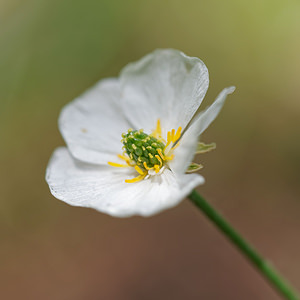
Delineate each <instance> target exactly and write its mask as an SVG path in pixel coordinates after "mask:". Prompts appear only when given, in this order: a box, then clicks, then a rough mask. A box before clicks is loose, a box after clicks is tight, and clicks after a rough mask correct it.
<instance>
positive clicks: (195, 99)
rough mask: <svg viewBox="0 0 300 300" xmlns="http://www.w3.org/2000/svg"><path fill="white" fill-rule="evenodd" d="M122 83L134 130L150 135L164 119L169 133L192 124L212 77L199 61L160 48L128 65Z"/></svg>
mask: <svg viewBox="0 0 300 300" xmlns="http://www.w3.org/2000/svg"><path fill="white" fill-rule="evenodd" d="M120 81H121V88H122V97H123V101H122V105H123V110H124V112H125V113H126V115H127V117H128V119H129V120H130V121H131V122H132V123H133V128H134V129H140V128H143V129H144V130H145V132H149V133H150V132H151V131H152V130H153V129H154V128H155V125H156V121H157V119H160V120H161V125H162V128H163V131H164V134H166V131H168V130H171V129H173V128H174V129H177V128H178V127H179V126H181V127H182V128H183V129H184V128H185V127H186V125H187V124H188V123H189V122H190V120H191V119H192V117H193V115H194V114H195V112H196V111H197V109H198V107H199V106H200V104H201V102H202V100H203V98H204V96H205V94H206V91H207V89H208V85H209V76H208V70H207V68H206V66H205V64H204V63H203V62H202V61H201V60H200V59H199V58H196V57H189V56H187V55H185V54H184V53H182V52H180V51H178V50H174V49H163V50H162V49H158V50H155V51H154V52H152V53H150V54H148V55H146V56H145V57H143V58H141V59H140V60H139V61H137V62H134V63H130V64H128V65H127V66H126V67H125V68H124V69H123V70H122V72H121V74H120Z"/></svg>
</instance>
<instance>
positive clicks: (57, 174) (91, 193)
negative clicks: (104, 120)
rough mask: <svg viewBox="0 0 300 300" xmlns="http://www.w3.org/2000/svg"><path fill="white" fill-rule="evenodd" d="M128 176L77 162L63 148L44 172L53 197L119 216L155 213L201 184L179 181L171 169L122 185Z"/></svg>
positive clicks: (189, 178)
mask: <svg viewBox="0 0 300 300" xmlns="http://www.w3.org/2000/svg"><path fill="white" fill-rule="evenodd" d="M130 169H133V168H130ZM131 176H132V174H131V175H130V171H129V173H128V171H127V169H114V168H113V167H104V166H93V165H89V164H85V163H82V162H79V161H76V160H75V159H73V158H72V157H71V156H70V154H69V152H68V150H67V149H66V148H58V149H57V150H56V151H55V152H54V154H53V156H52V158H51V160H50V162H49V165H48V168H47V172H46V180H47V182H48V184H49V187H50V190H51V193H52V194H53V195H54V196H55V197H56V198H58V199H60V200H62V201H64V202H66V203H68V204H71V205H74V206H83V207H91V208H94V209H96V210H98V211H101V212H104V213H107V214H110V215H112V216H118V217H126V216H132V215H142V216H150V215H153V214H155V213H158V212H160V211H162V210H164V209H166V208H169V207H172V206H174V205H176V204H178V203H179V202H180V201H181V200H183V199H184V198H185V197H186V196H187V195H188V194H189V193H190V192H191V191H192V189H193V188H194V187H196V186H197V185H199V184H202V183H203V182H204V179H203V177H201V176H200V175H196V174H192V175H182V176H181V177H179V180H178V179H177V177H175V176H174V174H173V173H172V172H171V171H170V170H165V171H164V172H163V174H161V175H159V176H155V177H152V178H151V179H147V180H143V181H140V182H137V183H125V182H124V180H125V179H126V178H130V177H131Z"/></svg>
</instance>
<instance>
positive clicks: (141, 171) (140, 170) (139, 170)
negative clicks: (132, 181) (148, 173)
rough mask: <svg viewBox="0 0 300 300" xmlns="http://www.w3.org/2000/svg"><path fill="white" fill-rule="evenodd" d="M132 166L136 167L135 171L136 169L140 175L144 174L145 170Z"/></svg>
mask: <svg viewBox="0 0 300 300" xmlns="http://www.w3.org/2000/svg"><path fill="white" fill-rule="evenodd" d="M134 168H135V169H136V171H137V172H138V173H139V174H140V175H144V174H145V171H143V170H142V169H141V168H140V167H138V166H135V167H134Z"/></svg>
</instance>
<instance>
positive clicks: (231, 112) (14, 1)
mask: <svg viewBox="0 0 300 300" xmlns="http://www.w3.org/2000/svg"><path fill="white" fill-rule="evenodd" d="M299 16H300V2H299V1H298V0H287V1H274V0H272V1H271V0H265V1H258V0H254V1H250V2H249V1H248V2H246V1H240V0H228V1H221V0H210V1H208V0H201V1H192V0H186V1H177V0H175V1H168V0H167V1H157V0H153V1H137V0H136V1H134V0H128V1H111V0H110V1H108V0H85V1H80V0H1V1H0V85H1V86H0V138H1V139H0V143H1V147H0V298H1V299H45V300H47V299H72V300H73V299H75V300H81V299H92V300H93V299H112V300H114V299H116V300H118V299H125V300H127V299H128V300H129V299H130V300H131V299H132V300H135V299H208V300H210V299H212V300H214V299H216V300H217V299H222V300H223V299H243V300H248V299H249V300H252V299H256V300H259V299H264V300H265V299H270V300H273V299H274V300H276V299H277V300H278V299H280V298H279V297H278V296H277V295H276V293H275V292H274V291H273V290H272V289H271V288H270V287H269V286H268V285H267V284H266V283H265V281H264V280H263V279H262V278H261V276H260V275H259V274H258V273H257V272H256V270H255V269H254V268H253V267H252V266H251V265H250V264H249V263H248V262H247V261H246V260H245V259H244V257H242V256H241V254H240V253H239V252H238V251H237V250H236V249H235V248H234V247H233V246H232V245H231V244H230V243H229V242H228V241H227V240H226V239H225V238H224V237H223V236H222V235H221V234H220V233H219V232H218V231H217V230H216V229H215V228H214V226H213V225H212V224H211V223H210V222H209V221H207V220H206V218H205V217H204V216H203V215H202V214H201V213H200V212H199V211H197V210H196V209H195V207H193V205H192V204H191V203H190V202H189V201H188V200H185V201H184V202H183V203H182V204H180V205H179V206H178V207H176V208H174V209H171V210H169V211H165V212H163V213H161V214H159V215H157V216H154V217H151V218H146V219H144V218H140V217H134V218H129V219H115V218H111V217H109V216H106V215H103V214H100V213H98V212H96V211H94V210H90V209H84V208H74V207H70V206H68V205H66V204H64V203H62V202H60V201H58V200H56V199H55V198H53V197H52V196H51V195H50V192H49V190H48V186H47V185H46V183H45V180H44V174H45V168H46V166H47V162H48V159H49V157H50V155H51V153H52V151H53V150H54V149H55V148H56V147H57V146H60V145H63V144H64V142H63V140H62V138H61V136H60V133H59V131H58V129H57V118H58V115H59V112H60V110H61V108H62V107H63V106H64V105H65V104H66V103H68V102H70V101H71V100H72V99H73V98H74V97H76V96H78V95H79V94H80V93H82V92H83V91H84V90H85V89H87V88H88V87H90V86H91V85H93V84H94V83H95V82H97V81H98V80H99V79H101V78H104V77H108V76H117V75H118V73H119V71H120V70H121V68H122V67H123V66H124V65H126V64H127V63H128V62H130V61H134V60H137V59H139V58H140V57H142V56H143V55H145V54H146V53H148V52H150V51H152V50H154V49H155V48H176V49H180V50H182V51H184V52H185V53H186V54H188V55H190V56H197V57H200V58H201V59H202V60H203V61H204V62H205V63H206V65H207V66H208V69H209V71H210V80H211V83H210V89H209V91H208V94H207V96H206V99H205V102H204V107H205V106H206V105H208V104H209V103H211V102H212V101H213V99H214V98H215V97H216V95H217V94H218V92H219V91H221V89H222V88H223V87H226V86H229V85H232V84H234V85H236V87H237V90H236V92H235V93H234V95H232V96H230V98H229V99H228V101H227V103H226V105H225V107H224V109H223V111H222V113H221V115H220V116H219V117H218V119H217V120H216V121H215V122H214V123H213V125H212V126H211V127H210V128H209V130H207V132H205V134H204V135H203V137H202V140H203V141H205V142H216V143H217V150H215V151H214V152H211V153H208V154H205V155H202V156H201V157H199V162H201V163H202V164H204V166H205V167H204V169H203V170H202V174H203V175H204V176H205V177H206V184H205V185H204V186H201V187H199V189H198V190H199V192H200V193H201V194H202V195H204V196H205V197H206V198H207V199H208V200H209V201H210V202H211V203H212V204H213V205H214V206H215V207H216V208H217V209H218V210H219V211H221V212H222V213H223V215H225V217H226V218H227V219H228V220H229V221H230V222H231V223H232V224H233V225H234V226H235V227H236V228H237V229H238V231H240V232H241V233H242V234H243V235H244V236H245V237H246V238H247V239H248V240H249V241H250V242H251V243H252V244H253V245H254V246H255V247H256V248H257V249H258V250H259V251H260V252H261V253H262V254H263V255H264V256H266V257H268V259H269V260H270V261H271V262H273V264H274V265H275V266H276V267H277V269H278V270H279V271H280V272H281V273H282V274H284V275H285V276H286V277H287V278H288V279H289V280H290V282H291V283H292V284H293V285H294V286H295V287H296V288H298V289H300V259H299V253H300V235H299V232H300V196H299V195H300V184H299V179H300V175H299V171H300V138H299V137H300V126H299V125H300V82H299V78H300V39H299V37H300V17H299Z"/></svg>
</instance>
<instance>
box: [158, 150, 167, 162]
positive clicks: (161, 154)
mask: <svg viewBox="0 0 300 300" xmlns="http://www.w3.org/2000/svg"><path fill="white" fill-rule="evenodd" d="M157 152H158V154H159V155H160V157H161V159H162V160H165V157H164V155H163V153H162V151H161V149H160V148H158V149H157Z"/></svg>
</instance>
